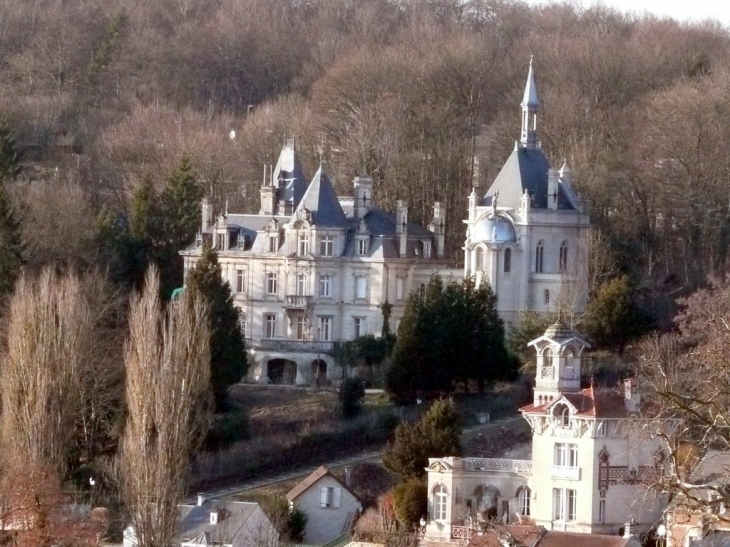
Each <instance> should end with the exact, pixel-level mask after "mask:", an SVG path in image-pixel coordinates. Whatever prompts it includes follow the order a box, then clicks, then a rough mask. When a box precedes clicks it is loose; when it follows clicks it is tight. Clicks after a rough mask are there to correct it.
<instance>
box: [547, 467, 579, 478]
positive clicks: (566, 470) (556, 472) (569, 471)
mask: <svg viewBox="0 0 730 547" xmlns="http://www.w3.org/2000/svg"><path fill="white" fill-rule="evenodd" d="M550 478H552V479H565V480H569V481H579V480H580V467H563V466H560V465H553V466H552V467H551V468H550Z"/></svg>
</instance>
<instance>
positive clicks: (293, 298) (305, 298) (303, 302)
mask: <svg viewBox="0 0 730 547" xmlns="http://www.w3.org/2000/svg"><path fill="white" fill-rule="evenodd" d="M311 304H312V297H311V296H309V295H301V294H287V295H286V302H285V304H284V307H285V308H287V309H289V310H306V309H307V308H309V307H310V306H311Z"/></svg>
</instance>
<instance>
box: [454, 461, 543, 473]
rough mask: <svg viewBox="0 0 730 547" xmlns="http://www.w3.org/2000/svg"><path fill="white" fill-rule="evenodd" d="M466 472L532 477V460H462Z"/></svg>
mask: <svg viewBox="0 0 730 547" xmlns="http://www.w3.org/2000/svg"><path fill="white" fill-rule="evenodd" d="M462 463H463V465H464V469H465V470H466V471H491V472H497V473H517V474H518V475H532V460H507V459H501V458H463V459H462Z"/></svg>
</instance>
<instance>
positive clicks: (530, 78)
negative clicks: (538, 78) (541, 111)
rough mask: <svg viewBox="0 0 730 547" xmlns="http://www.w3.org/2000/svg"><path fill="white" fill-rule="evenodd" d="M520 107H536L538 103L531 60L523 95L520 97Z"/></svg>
mask: <svg viewBox="0 0 730 547" xmlns="http://www.w3.org/2000/svg"><path fill="white" fill-rule="evenodd" d="M520 106H530V107H538V106H540V101H539V100H538V98H537V87H536V86H535V74H534V73H533V72H532V59H530V71H529V72H528V73H527V83H526V84H525V93H524V95H523V96H522V102H521V103H520Z"/></svg>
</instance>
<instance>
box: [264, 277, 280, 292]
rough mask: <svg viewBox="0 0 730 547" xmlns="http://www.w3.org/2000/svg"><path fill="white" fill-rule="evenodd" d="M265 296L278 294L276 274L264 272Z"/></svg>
mask: <svg viewBox="0 0 730 547" xmlns="http://www.w3.org/2000/svg"><path fill="white" fill-rule="evenodd" d="M266 294H268V295H276V294H279V276H278V274H277V273H276V272H266Z"/></svg>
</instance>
